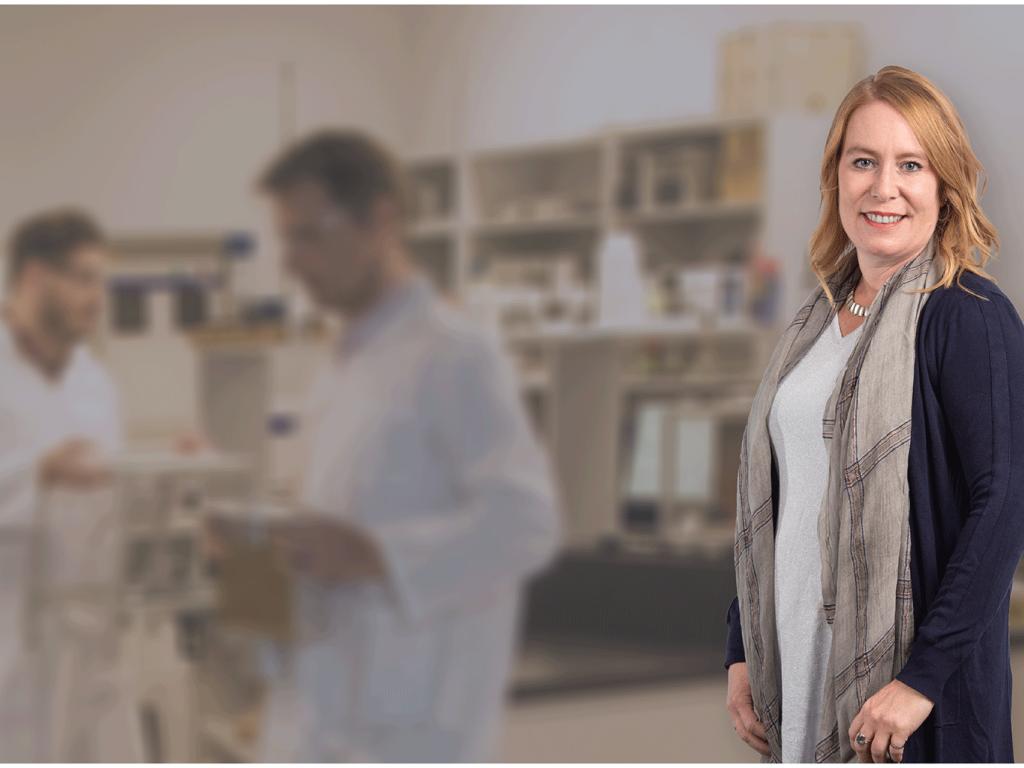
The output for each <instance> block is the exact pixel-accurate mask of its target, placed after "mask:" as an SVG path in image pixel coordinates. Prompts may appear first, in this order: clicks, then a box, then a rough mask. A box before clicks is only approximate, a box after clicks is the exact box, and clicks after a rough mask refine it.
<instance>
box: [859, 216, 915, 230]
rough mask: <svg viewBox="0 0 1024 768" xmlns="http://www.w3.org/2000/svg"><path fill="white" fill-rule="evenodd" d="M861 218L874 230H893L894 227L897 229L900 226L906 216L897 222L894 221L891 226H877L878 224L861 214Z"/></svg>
mask: <svg viewBox="0 0 1024 768" xmlns="http://www.w3.org/2000/svg"><path fill="white" fill-rule="evenodd" d="M861 217H862V218H863V219H864V221H866V222H867V223H868V224H869V225H870V226H872V227H874V228H875V229H893V228H894V227H898V226H899V225H900V224H902V223H903V221H904V219H906V218H907V217H906V216H901V217H900V220H899V221H894V222H892V223H891V224H879V223H878V222H875V221H872V220H871V219H869V218H868V215H867V214H866V213H862V214H861Z"/></svg>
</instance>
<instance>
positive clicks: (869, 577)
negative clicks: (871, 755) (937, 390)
mask: <svg viewBox="0 0 1024 768" xmlns="http://www.w3.org/2000/svg"><path fill="white" fill-rule="evenodd" d="M938 262H939V260H938V259H936V258H934V243H933V242H932V241H929V243H928V245H927V246H926V247H925V248H924V250H923V251H922V252H921V253H920V254H918V255H917V256H916V257H915V258H913V259H911V260H910V261H909V262H908V263H907V264H905V265H903V266H902V267H901V268H900V269H899V270H898V271H896V272H895V273H893V274H892V275H891V276H890V277H889V279H888V280H887V281H886V282H885V284H884V285H883V286H882V288H881V289H880V290H879V291H878V293H877V294H876V296H875V299H874V301H873V302H872V303H871V306H870V307H869V314H868V316H867V318H866V319H865V320H864V328H863V331H862V333H861V336H860V338H859V339H858V340H857V343H856V346H855V347H854V348H853V351H852V352H851V353H850V357H849V360H848V362H847V365H846V368H845V370H844V371H843V373H842V374H841V375H840V376H839V377H838V380H837V382H836V386H835V389H834V390H833V392H832V395H831V396H830V397H829V399H828V402H827V404H826V406H825V412H824V414H823V418H822V438H823V440H824V441H825V449H826V451H827V453H828V457H829V472H828V484H827V486H826V490H825V495H824V497H823V499H822V507H821V511H820V513H819V519H818V539H819V543H820V546H821V579H822V605H823V609H824V615H825V620H826V621H827V622H828V623H829V624H831V625H832V652H831V655H830V658H829V664H828V672H827V676H826V683H825V696H824V708H823V711H822V718H821V728H820V731H819V733H818V735H817V748H816V750H815V756H814V759H815V761H816V762H850V761H852V760H855V759H856V758H857V755H856V753H855V752H854V751H853V749H852V747H851V746H850V741H849V738H848V735H847V734H848V731H849V728H850V724H851V723H852V721H853V718H854V717H855V716H856V715H857V713H858V712H859V711H860V709H861V707H862V706H863V705H864V702H865V701H866V700H867V699H868V698H869V697H870V696H872V695H873V694H874V693H875V692H877V691H878V690H879V689H880V688H882V687H883V686H884V685H886V684H887V683H888V682H890V681H891V680H892V679H893V678H894V677H895V676H896V674H898V673H899V671H900V670H901V669H902V668H903V664H904V663H905V662H906V659H907V656H908V654H909V650H910V644H911V642H912V640H913V634H914V615H913V610H914V607H913V602H912V592H911V582H910V526H909V510H910V498H909V489H908V484H907V458H908V454H909V449H910V431H911V402H912V395H913V383H914V356H915V347H914V344H915V337H916V332H917V320H918V316H919V313H920V312H921V308H922V307H923V306H924V303H925V301H926V300H927V298H928V296H929V295H930V294H927V293H909V292H908V290H913V289H919V288H924V287H926V286H930V285H933V284H934V283H936V282H937V281H938V278H939V275H940V271H939V263H938ZM859 278H860V268H859V265H858V264H857V259H856V257H855V256H854V255H853V254H852V252H851V256H850V258H849V263H848V264H847V266H846V267H845V268H843V269H841V270H839V273H837V274H836V275H835V276H833V278H832V279H831V280H830V281H829V289H830V290H831V291H832V295H833V296H835V297H837V299H838V303H837V304H836V305H835V306H832V305H831V304H830V303H829V301H828V298H827V296H826V295H825V292H824V289H823V288H822V287H821V286H818V287H817V288H816V289H815V290H814V291H812V292H811V294H810V296H809V297H808V299H807V301H806V303H805V304H804V306H803V307H801V308H800V311H799V312H797V314H796V317H795V318H794V319H793V321H792V322H791V323H790V325H789V327H787V328H786V330H785V331H784V332H783V334H782V338H781V339H780V340H779V342H778V344H777V345H776V347H775V349H774V351H773V352H772V356H771V359H770V360H769V362H768V368H767V370H766V371H765V374H764V377H763V378H762V379H761V383H760V385H759V386H758V389H757V392H756V394H755V395H754V402H753V405H752V406H751V411H750V416H749V418H748V421H747V425H746V429H745V431H744V434H743V440H742V443H741V448H740V468H739V474H738V478H737V489H736V490H737V505H736V510H737V511H736V540H735V548H734V558H735V564H736V586H737V594H738V597H739V607H740V617H741V626H742V627H743V646H744V651H745V653H746V659H747V662H748V665H747V669H748V673H749V675H750V687H751V693H752V694H753V699H754V711H755V712H756V713H757V716H758V719H760V721H761V722H762V723H763V724H764V726H765V730H766V732H767V740H768V746H769V748H770V750H771V754H770V756H767V757H764V758H762V762H781V756H782V744H781V739H782V736H781V718H782V716H783V714H782V711H781V685H782V683H781V672H782V671H781V669H780V663H779V656H778V648H777V635H776V627H775V600H774V584H775V526H774V524H773V490H772V477H771V474H772V447H771V442H770V436H769V433H768V414H769V411H770V409H771V406H772V402H773V401H774V399H775V393H776V390H777V389H778V386H779V382H780V381H781V380H782V378H783V377H785V375H786V374H787V373H789V372H790V371H791V370H792V369H793V368H794V366H796V364H797V363H798V362H799V361H800V359H801V358H802V357H803V356H804V354H805V353H806V352H807V351H808V350H809V349H810V348H811V346H812V345H813V344H814V342H815V341H816V340H817V339H818V337H819V335H820V334H821V333H822V332H823V331H825V330H826V329H827V328H828V327H829V325H830V323H831V322H832V320H833V317H834V315H835V313H836V312H837V311H838V307H840V306H842V304H843V303H844V302H845V301H846V299H847V297H848V296H849V294H850V292H851V291H852V290H853V289H854V288H855V286H856V285H857V281H858V279H859ZM902 288H906V289H908V290H897V289H902Z"/></svg>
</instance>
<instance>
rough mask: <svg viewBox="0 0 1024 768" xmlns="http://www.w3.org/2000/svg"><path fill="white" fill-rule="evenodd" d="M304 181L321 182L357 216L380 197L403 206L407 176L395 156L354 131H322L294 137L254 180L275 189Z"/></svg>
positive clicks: (363, 214) (362, 216) (360, 217)
mask: <svg viewBox="0 0 1024 768" xmlns="http://www.w3.org/2000/svg"><path fill="white" fill-rule="evenodd" d="M306 181H313V182H317V183H319V184H322V185H323V187H324V189H326V190H327V193H328V194H329V195H330V197H331V199H332V200H334V202H335V203H337V204H338V205H341V206H343V207H344V208H346V209H347V210H348V211H350V212H351V213H352V214H353V215H354V216H355V217H356V219H358V220H360V221H365V220H366V216H367V215H368V214H369V212H370V208H371V206H372V205H373V204H374V203H375V202H376V201H377V200H378V199H380V198H382V197H384V198H388V199H390V200H392V201H393V202H394V203H395V204H396V205H397V207H398V210H399V212H400V213H404V212H405V211H406V210H407V203H408V197H407V195H408V192H407V181H406V179H405V174H404V172H403V171H402V169H401V167H400V165H399V163H398V161H397V160H396V159H395V157H394V156H393V155H392V154H391V152H389V151H388V150H387V149H386V148H385V147H384V146H383V145H381V144H380V143H379V142H377V141H375V140H374V139H372V138H370V137H369V136H368V135H366V134H364V133H361V132H359V131H355V130H323V131H319V132H317V133H315V134H313V135H311V136H308V137H307V138H305V139H301V140H299V141H297V142H295V143H294V144H292V145H291V146H290V147H287V148H285V149H284V150H283V151H282V152H281V154H280V155H279V156H278V157H277V158H275V159H274V160H273V162H272V163H271V164H270V166H269V167H268V168H267V169H266V170H265V171H264V172H263V175H262V176H261V177H260V180H259V185H260V187H261V188H262V189H263V190H264V191H266V192H269V193H271V194H278V193H281V192H284V191H285V190H287V189H289V188H290V187H292V186H293V185H295V184H299V183H302V182H306Z"/></svg>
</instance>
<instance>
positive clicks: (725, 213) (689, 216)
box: [618, 201, 763, 227]
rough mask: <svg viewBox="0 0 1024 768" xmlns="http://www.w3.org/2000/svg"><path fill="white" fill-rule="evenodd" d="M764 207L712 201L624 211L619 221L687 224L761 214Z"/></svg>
mask: <svg viewBox="0 0 1024 768" xmlns="http://www.w3.org/2000/svg"><path fill="white" fill-rule="evenodd" d="M762 209H763V206H762V205H761V204H760V203H757V202H746V201H736V202H732V201H712V202H706V203H696V204H691V205H685V206H680V207H678V208H663V209H655V210H650V211H634V212H623V213H620V214H619V219H618V223H619V225H620V226H624V227H643V226H654V225H660V224H686V223H691V222H703V221H706V220H708V219H722V218H740V217H749V216H759V215H760V214H761V212H762Z"/></svg>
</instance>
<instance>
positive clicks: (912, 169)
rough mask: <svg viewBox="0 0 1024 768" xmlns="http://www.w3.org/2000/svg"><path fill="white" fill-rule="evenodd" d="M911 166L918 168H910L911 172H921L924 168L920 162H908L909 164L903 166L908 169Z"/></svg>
mask: <svg viewBox="0 0 1024 768" xmlns="http://www.w3.org/2000/svg"><path fill="white" fill-rule="evenodd" d="M909 165H913V166H916V167H914V168H910V169H909V170H911V171H919V170H921V168H922V167H923V166H922V165H921V164H920V163H919V162H917V161H916V160H907V162H905V163H904V164H903V166H904V167H906V166H909Z"/></svg>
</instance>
